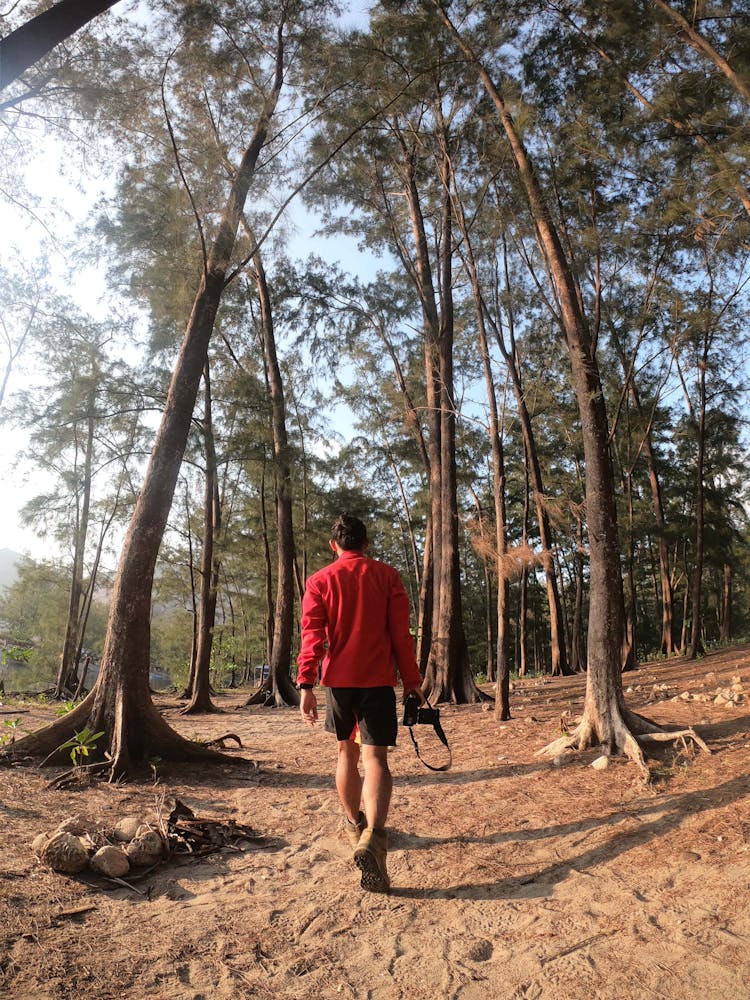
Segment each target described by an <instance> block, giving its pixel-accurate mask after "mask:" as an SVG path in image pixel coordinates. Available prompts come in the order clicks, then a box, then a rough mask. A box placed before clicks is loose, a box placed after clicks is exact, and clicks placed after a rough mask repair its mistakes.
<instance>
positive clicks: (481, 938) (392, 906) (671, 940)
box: [0, 647, 750, 1000]
mask: <svg viewBox="0 0 750 1000" xmlns="http://www.w3.org/2000/svg"><path fill="white" fill-rule="evenodd" d="M584 684H585V679H584V678H583V677H574V678H560V679H550V678H547V677H544V678H527V679H521V680H518V681H516V682H515V683H514V690H513V692H512V695H511V710H512V712H513V716H514V718H513V719H512V720H510V721H509V722H501V723H499V722H497V721H496V720H495V718H494V716H493V714H492V712H491V711H487V709H486V706H482V705H476V706H443V707H442V713H441V717H442V721H443V723H444V726H445V730H446V733H447V735H448V737H449V739H450V741H451V745H452V747H453V752H454V765H453V769H452V770H451V771H450V772H448V773H447V774H435V773H431V772H428V771H426V770H425V769H424V768H422V767H421V766H420V764H419V762H418V761H417V760H416V758H415V756H414V753H413V750H412V747H411V743H410V742H409V740H408V739H405V738H403V737H402V738H401V739H400V745H399V748H398V750H396V751H395V752H394V753H393V754H392V758H391V760H392V768H393V771H394V774H395V776H396V787H395V793H394V799H393V808H392V814H391V819H392V832H391V852H390V855H389V871H390V875H391V879H392V883H393V889H392V892H391V894H390V895H388V896H381V895H372V894H366V893H363V892H362V891H361V889H360V887H359V873H358V870H357V869H356V866H355V865H354V864H353V863H352V862H351V859H350V852H349V849H348V845H347V843H346V841H345V840H343V839H342V838H341V835H340V831H341V824H340V814H339V811H338V808H337V806H336V801H335V793H334V790H333V766H334V758H335V746H334V744H333V743H332V741H331V740H330V738H329V737H327V736H326V735H325V734H324V733H323V732H322V727H318V728H317V729H316V730H310V729H308V728H306V727H304V726H303V725H302V723H301V721H300V720H299V717H298V713H297V712H296V711H295V710H292V709H265V708H258V707H253V708H247V707H245V706H244V701H245V699H246V697H247V693H246V692H242V693H234V692H231V693H226V694H224V695H220V696H218V697H217V698H216V701H217V703H218V704H220V705H221V707H222V709H224V710H225V711H224V713H223V714H222V715H221V716H218V717H217V716H214V715H207V716H203V717H196V716H190V717H186V716H181V715H180V710H181V708H182V707H183V703H181V702H180V701H179V700H178V699H177V698H175V697H168V696H159V698H158V704H159V706H160V708H161V709H162V710H163V711H164V712H165V714H166V716H167V717H168V719H169V722H170V724H171V725H173V726H174V727H175V728H176V729H178V730H179V731H180V732H182V733H183V734H184V735H186V736H189V737H191V738H200V739H205V740H211V739H216V738H219V737H220V734H221V733H226V730H227V724H228V723H229V725H230V726H231V732H232V734H236V736H237V739H238V740H241V742H242V748H241V749H240V748H237V749H235V748H234V747H232V751H231V762H229V763H228V764H227V766H221V765H220V766H207V765H201V766H195V765H179V766H178V765H172V764H169V763H166V762H158V764H157V765H156V766H154V767H152V769H151V770H150V771H149V772H148V773H146V774H144V776H143V779H142V780H141V781H136V782H131V783H128V784H108V783H106V782H103V781H98V780H94V781H93V782H92V783H91V785H90V786H88V787H86V786H80V787H78V786H71V787H66V788H63V789H54V788H51V787H49V779H50V777H51V773H52V772H51V771H50V769H49V768H46V769H40V768H36V767H29V766H21V765H17V766H13V767H3V768H0V993H2V995H7V996H13V997H14V998H15V1000H32V998H33V1000H53V998H54V1000H68V998H71V997H75V996H92V997H97V998H98V1000H115V998H118V1000H142V998H143V997H146V996H147V997H149V998H150V1000H201V998H209V997H210V998H211V1000H225V998H226V1000H229V998H232V1000H237V998H239V1000H244V998H253V1000H265V998H269V1000H270V998H271V997H281V998H300V1000H301V998H308V997H309V996H311V995H314V996H317V997H319V998H322V1000H327V998H334V997H335V998H339V997H344V998H356V1000H360V998H361V1000H365V998H367V1000H401V998H403V1000H407V998H408V1000H435V998H440V1000H442V998H451V1000H474V998H476V1000H487V998H488V997H492V998H499V1000H504V998H509V1000H510V998H512V1000H515V998H519V1000H520V998H530V997H536V998H543V1000H573V998H580V997H581V996H584V995H589V996H596V997H597V998H598V1000H608V998H612V1000H614V998H617V1000H621V998H622V997H623V996H625V997H628V998H636V1000H637V998H641V997H643V998H646V997H661V998H667V1000H691V998H696V1000H697V998H700V1000H705V998H706V997H710V998H711V1000H724V998H732V1000H737V998H739V997H750V795H749V794H748V793H750V712H748V699H747V693H748V691H750V647H744V648H735V649H732V650H729V651H720V652H715V653H711V654H710V655H709V656H707V657H705V658H703V659H701V660H698V661H696V662H692V663H691V662H687V661H684V660H682V659H674V660H670V661H668V662H661V663H647V664H643V665H642V666H641V667H640V668H639V669H638V670H637V671H635V672H633V673H630V674H628V675H626V678H625V687H626V690H627V694H626V699H627V703H628V706H629V708H631V709H632V710H633V711H636V712H639V713H642V714H643V715H645V716H646V717H647V718H648V719H650V720H652V721H654V722H657V723H659V724H661V725H665V726H677V727H680V728H690V727H693V728H695V730H696V731H697V732H698V734H699V735H700V737H701V738H702V739H703V740H705V742H706V744H707V745H708V747H709V749H710V750H711V753H710V754H706V753H702V752H699V751H698V750H697V749H696V748H695V747H692V746H691V745H690V744H689V743H686V744H683V745H681V744H680V743H679V742H678V743H677V744H675V745H664V746H659V745H655V746H654V747H653V748H649V750H648V753H649V757H650V761H651V768H652V776H653V782H652V784H651V785H650V786H648V787H646V786H644V784H643V782H642V780H641V776H640V775H639V773H638V769H637V768H636V767H635V766H633V765H632V764H629V763H627V762H626V761H625V760H624V759H620V758H611V759H609V766H608V767H607V769H606V770H604V771H597V770H595V769H593V768H592V767H591V766H590V765H591V764H592V763H593V762H594V761H595V760H596V759H597V758H598V757H600V756H601V751H600V750H599V749H592V750H590V751H586V752H584V753H566V754H564V755H560V756H559V757H556V758H554V759H544V758H540V757H539V756H538V755H537V751H538V750H539V749H540V748H541V747H542V746H543V745H544V744H545V743H548V742H549V741H550V739H553V738H554V737H555V736H556V735H557V734H559V732H560V729H561V720H570V719H572V718H573V717H575V716H577V715H579V714H580V712H581V709H582V702H583V692H584ZM686 695H687V696H688V697H685V696H686ZM730 695H731V697H730ZM2 710H3V711H11V712H12V711H17V712H18V713H19V715H20V714H21V713H22V714H23V721H22V727H23V728H24V729H33V728H34V727H35V726H37V725H40V724H42V723H43V722H44V721H46V720H48V719H51V718H54V706H52V705H47V706H43V705H36V704H32V703H30V702H25V703H23V704H21V703H15V704H10V703H9V699H8V698H7V697H6V698H5V699H4V704H3V705H2ZM227 716H229V718H227ZM427 740H428V736H427V735H425V737H424V741H425V749H428V748H427V747H426V743H427ZM243 762H245V763H246V767H245V766H243ZM563 763H564V765H565V766H564V767H563V766H561V765H562V764H563ZM238 764H239V766H238ZM77 815H83V816H85V817H86V818H88V819H90V821H91V822H92V823H93V824H94V825H95V827H96V829H98V830H105V831H113V830H114V828H115V826H116V824H117V822H118V820H120V819H121V818H122V817H125V816H129V817H136V818H141V819H143V818H147V820H148V821H149V822H151V823H152V825H153V826H154V827H155V829H158V830H160V832H161V833H162V836H166V837H169V836H170V829H171V836H172V838H173V839H172V840H171V841H170V844H171V845H172V848H173V850H172V851H171V853H170V854H169V855H168V856H167V857H166V858H165V859H164V860H162V861H161V862H160V863H158V864H157V865H155V866H154V867H153V868H150V869H146V870H143V871H140V872H139V873H138V875H137V887H136V886H133V885H129V884H127V883H125V882H124V881H123V880H120V882H119V883H118V880H117V879H106V880H105V879H104V878H102V877H101V876H96V875H94V876H93V877H91V876H90V873H89V870H88V869H87V870H86V871H84V872H82V873H81V874H79V875H62V874H58V873H56V872H54V871H52V870H51V869H50V868H49V867H47V866H46V865H44V864H43V863H41V862H40V860H39V859H38V858H37V857H36V856H35V855H34V854H33V852H32V851H31V847H30V845H31V842H32V840H33V839H34V837H35V836H36V835H37V834H38V833H39V832H40V831H43V830H56V829H57V827H58V825H59V823H60V821H61V820H63V819H65V818H66V817H68V818H70V817H76V816H77ZM170 824H171V826H170ZM181 851H182V853H181ZM128 878H130V876H128Z"/></svg>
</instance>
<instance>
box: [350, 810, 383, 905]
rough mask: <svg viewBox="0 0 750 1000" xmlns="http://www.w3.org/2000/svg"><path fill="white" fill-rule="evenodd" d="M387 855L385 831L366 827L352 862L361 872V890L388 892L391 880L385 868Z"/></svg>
mask: <svg viewBox="0 0 750 1000" xmlns="http://www.w3.org/2000/svg"><path fill="white" fill-rule="evenodd" d="M387 854H388V834H387V833H386V832H385V830H373V828H372V827H369V826H368V827H367V829H366V830H364V832H363V833H362V836H361V837H360V839H359V844H357V849H356V850H355V852H354V861H355V863H356V865H357V867H358V868H359V869H360V871H361V872H362V888H363V889H366V890H367V892H388V890H389V889H390V887H391V880H390V879H389V878H388V871H387V869H386V866H385V859H386V855H387Z"/></svg>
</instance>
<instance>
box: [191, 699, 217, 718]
mask: <svg viewBox="0 0 750 1000" xmlns="http://www.w3.org/2000/svg"><path fill="white" fill-rule="evenodd" d="M223 714H224V709H223V708H219V707H218V706H217V705H214V703H213V702H212V701H210V700H209V701H207V702H206V703H201V704H196V705H192V704H191V705H186V706H185V708H181V709H180V715H223Z"/></svg>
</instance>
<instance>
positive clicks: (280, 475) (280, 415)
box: [248, 253, 299, 706]
mask: <svg viewBox="0 0 750 1000" xmlns="http://www.w3.org/2000/svg"><path fill="white" fill-rule="evenodd" d="M254 266H255V283H256V287H257V290H258V298H259V300H260V314H261V336H262V341H263V357H264V362H265V370H266V379H267V384H268V388H269V397H270V401H271V430H272V436H273V456H274V482H275V485H276V494H275V499H276V540H277V561H276V613H275V615H274V627H273V644H272V648H271V659H270V661H269V667H270V669H269V672H268V678H267V680H266V681H265V682H264V684H262V685H261V687H260V689H259V691H258V692H256V694H255V695H253V696H252V697H251V698H250V699H249V701H248V704H253V703H258V702H259V701H261V700H262V701H263V703H265V704H269V703H273V704H275V705H277V706H281V705H298V704H299V694H298V693H297V690H296V688H295V687H294V685H293V683H292V679H291V676H290V672H289V671H290V664H291V655H292V633H293V631H294V583H295V577H294V564H295V558H296V556H295V551H294V525H293V523H292V494H291V481H292V470H291V460H290V456H289V441H288V435H287V429H286V401H285V399H284V383H283V380H282V377H281V368H280V367H279V361H278V357H277V354H276V337H275V333H274V325H273V313H272V310H271V296H270V293H269V290H268V282H267V280H266V273H265V270H264V268H263V262H262V260H261V257H260V254H259V253H257V254H256V255H255V258H254Z"/></svg>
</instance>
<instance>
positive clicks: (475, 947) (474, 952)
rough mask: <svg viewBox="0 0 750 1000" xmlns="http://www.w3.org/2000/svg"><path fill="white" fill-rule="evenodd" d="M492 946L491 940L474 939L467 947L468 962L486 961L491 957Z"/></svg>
mask: <svg viewBox="0 0 750 1000" xmlns="http://www.w3.org/2000/svg"><path fill="white" fill-rule="evenodd" d="M493 951H494V948H493V946H492V942H491V941H487V940H484V939H482V940H480V941H475V942H474V943H473V944H472V945H471V947H470V948H469V953H468V956H467V957H468V959H469V961H470V962H488V961H489V960H490V959H491V958H492V952H493Z"/></svg>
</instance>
